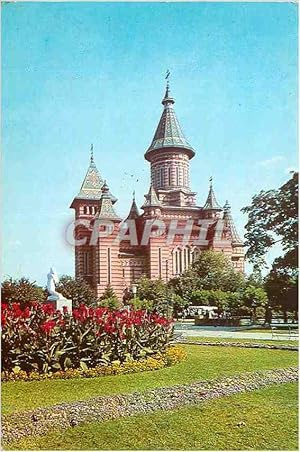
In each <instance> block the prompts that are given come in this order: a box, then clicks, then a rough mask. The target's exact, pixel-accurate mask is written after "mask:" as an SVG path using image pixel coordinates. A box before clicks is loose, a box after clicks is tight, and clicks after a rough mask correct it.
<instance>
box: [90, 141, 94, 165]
mask: <svg viewBox="0 0 300 452" xmlns="http://www.w3.org/2000/svg"><path fill="white" fill-rule="evenodd" d="M90 152H91V163H94V145H93V143H92V144H91V151H90Z"/></svg>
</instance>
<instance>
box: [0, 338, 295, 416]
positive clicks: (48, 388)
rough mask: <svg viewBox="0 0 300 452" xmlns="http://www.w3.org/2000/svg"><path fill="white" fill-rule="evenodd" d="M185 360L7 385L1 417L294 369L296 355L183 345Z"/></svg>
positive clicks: (284, 352)
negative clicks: (152, 368) (153, 368)
mask: <svg viewBox="0 0 300 452" xmlns="http://www.w3.org/2000/svg"><path fill="white" fill-rule="evenodd" d="M184 347H185V348H186V350H187V353H188V358H187V360H186V361H185V362H182V363H180V364H177V365H175V366H172V367H169V368H165V369H162V370H157V371H153V372H143V373H136V374H130V375H118V376H107V377H99V378H91V379H72V380H53V381H51V380H49V381H37V382H35V381H32V382H21V381H20V382H8V383H3V384H2V413H3V414H5V413H11V412H15V411H22V410H27V409H31V408H36V407H42V406H50V405H54V404H56V403H60V402H70V401H74V400H83V399H88V398H91V397H95V396H98V395H108V394H117V393H122V392H123V393H125V392H133V391H143V390H146V389H148V388H155V387H162V386H171V385H174V384H180V383H191V382H193V381H196V380H201V379H211V378H216V377H221V376H225V375H232V374H238V373H241V372H245V371H254V370H259V369H272V368H280V367H288V366H295V365H297V355H298V353H296V352H289V351H281V350H256V349H243V348H233V347H226V348H224V347H210V346H207V347H204V346H199V345H185V346H184Z"/></svg>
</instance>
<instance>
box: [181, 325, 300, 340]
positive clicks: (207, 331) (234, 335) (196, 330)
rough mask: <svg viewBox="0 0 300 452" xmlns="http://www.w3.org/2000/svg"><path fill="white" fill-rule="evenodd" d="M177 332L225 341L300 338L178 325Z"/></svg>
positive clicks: (219, 327) (228, 328)
mask: <svg viewBox="0 0 300 452" xmlns="http://www.w3.org/2000/svg"><path fill="white" fill-rule="evenodd" d="M175 330H176V332H182V333H183V334H184V335H186V336H188V337H190V336H194V337H196V336H198V337H218V338H223V339H260V340H266V341H270V340H278V341H288V340H294V341H297V340H298V338H292V339H290V338H289V336H288V334H286V335H285V334H280V335H279V334H278V335H276V336H275V337H272V333H271V332H270V333H251V332H247V330H246V331H245V330H243V329H241V330H240V331H238V329H237V328H230V327H221V326H217V327H210V326H201V327H199V326H194V325H190V326H186V325H183V327H181V325H178V324H177V325H176V327H175Z"/></svg>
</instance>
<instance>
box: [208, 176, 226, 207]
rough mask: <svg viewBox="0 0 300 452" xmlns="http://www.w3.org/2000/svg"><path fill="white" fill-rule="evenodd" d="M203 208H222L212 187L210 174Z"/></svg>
mask: <svg viewBox="0 0 300 452" xmlns="http://www.w3.org/2000/svg"><path fill="white" fill-rule="evenodd" d="M203 210H222V207H221V206H220V205H219V203H218V201H217V198H216V195H215V192H214V189H213V178H212V176H210V178H209V192H208V196H207V199H206V202H205V204H204V207H203Z"/></svg>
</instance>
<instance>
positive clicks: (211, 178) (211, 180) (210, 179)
mask: <svg viewBox="0 0 300 452" xmlns="http://www.w3.org/2000/svg"><path fill="white" fill-rule="evenodd" d="M209 182H210V186H211V187H212V183H213V177H212V176H210V178H209Z"/></svg>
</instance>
